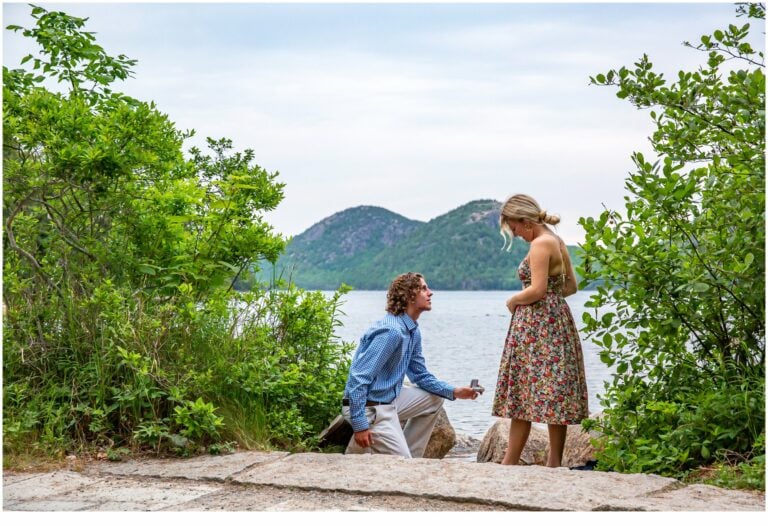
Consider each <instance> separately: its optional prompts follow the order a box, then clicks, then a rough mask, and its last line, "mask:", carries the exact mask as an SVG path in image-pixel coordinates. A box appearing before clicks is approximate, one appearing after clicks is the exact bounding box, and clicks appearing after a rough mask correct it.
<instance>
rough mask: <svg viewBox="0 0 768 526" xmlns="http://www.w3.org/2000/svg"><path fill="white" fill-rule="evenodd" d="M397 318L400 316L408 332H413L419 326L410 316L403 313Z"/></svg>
mask: <svg viewBox="0 0 768 526" xmlns="http://www.w3.org/2000/svg"><path fill="white" fill-rule="evenodd" d="M398 318H400V320H401V321H402V322H403V324H404V325H405V328H406V329H408V332H413V331H414V330H415V329H416V328H417V327H418V326H419V324H418V323H416V322H415V321H413V320H412V319H411V317H410V316H408V315H407V314H405V313H403V314H401V315H400V316H398Z"/></svg>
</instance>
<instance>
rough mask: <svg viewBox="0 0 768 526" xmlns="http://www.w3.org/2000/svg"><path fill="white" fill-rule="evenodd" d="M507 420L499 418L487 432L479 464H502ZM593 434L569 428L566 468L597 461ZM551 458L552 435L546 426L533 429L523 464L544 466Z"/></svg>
mask: <svg viewBox="0 0 768 526" xmlns="http://www.w3.org/2000/svg"><path fill="white" fill-rule="evenodd" d="M509 424H510V420H509V419H508V418H500V419H499V420H497V421H496V423H495V424H493V426H491V428H490V429H489V430H488V432H487V433H486V434H485V437H483V441H482V442H481V443H480V449H479V450H478V452H477V461H478V462H495V463H497V464H499V463H501V460H502V459H503V458H504V453H505V452H506V450H507V444H508V442H509ZM592 436H593V435H590V434H589V433H587V432H586V431H584V430H583V429H582V427H581V426H579V425H576V426H568V434H567V435H566V438H565V451H564V452H563V466H565V467H574V466H583V465H584V464H586V463H587V462H589V461H594V460H595V449H594V447H593V446H592V444H591V442H590V438H592ZM547 455H549V435H548V433H547V429H546V427H544V428H542V427H539V426H536V425H532V426H531V434H530V435H529V436H528V442H526V444H525V448H524V449H523V453H522V455H521V456H520V463H521V464H524V465H527V466H533V465H538V466H543V465H545V464H546V463H547Z"/></svg>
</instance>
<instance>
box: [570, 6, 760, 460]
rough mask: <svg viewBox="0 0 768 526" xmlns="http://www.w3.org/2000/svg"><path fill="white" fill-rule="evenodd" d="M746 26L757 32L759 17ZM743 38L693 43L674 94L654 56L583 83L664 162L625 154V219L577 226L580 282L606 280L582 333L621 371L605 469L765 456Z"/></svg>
mask: <svg viewBox="0 0 768 526" xmlns="http://www.w3.org/2000/svg"><path fill="white" fill-rule="evenodd" d="M739 13H740V14H741V15H747V16H748V17H751V18H753V19H756V20H758V21H764V19H765V11H764V7H763V6H761V5H759V4H751V5H749V6H740V7H739ZM749 31H750V24H748V23H747V24H744V25H742V26H740V27H739V26H736V25H729V27H728V28H727V29H723V30H717V31H715V32H714V33H713V35H705V36H703V37H701V40H700V42H699V43H696V44H695V45H694V44H691V43H686V44H685V45H686V46H687V47H689V48H692V49H696V50H699V51H702V52H704V53H706V54H707V62H706V65H705V66H702V67H700V68H699V69H698V70H697V71H690V72H686V71H680V72H679V73H678V75H677V78H676V79H675V80H674V82H672V83H668V82H667V80H666V79H665V78H664V77H663V75H662V74H658V73H656V72H655V71H654V69H653V64H652V63H651V61H650V59H649V58H648V57H647V56H643V57H642V58H641V59H640V60H639V61H637V62H636V63H635V64H634V67H630V68H627V67H622V68H620V69H618V70H616V69H614V70H611V71H608V72H607V73H606V74H600V75H597V76H595V77H594V78H591V81H592V82H593V83H594V84H597V85H601V86H616V87H617V88H618V92H617V96H618V97H620V98H622V99H626V100H628V101H629V102H630V103H632V104H633V105H634V106H636V107H637V108H640V109H650V110H651V111H650V116H651V118H652V119H653V121H654V123H655V126H656V129H655V131H654V132H653V134H652V136H651V137H650V143H651V145H652V147H653V150H654V151H655V152H656V154H657V157H656V158H655V159H648V158H646V157H645V156H644V155H642V154H641V153H634V154H633V157H632V158H633V161H634V164H635V171H634V173H632V174H630V176H629V178H628V179H627V182H626V188H627V190H628V192H629V197H628V198H627V199H626V212H625V214H624V215H622V214H621V213H619V212H618V211H614V210H606V211H605V212H603V214H602V215H601V216H600V217H597V218H582V220H581V224H582V226H583V227H584V228H585V230H586V233H587V234H586V241H585V243H584V245H583V249H584V252H585V254H586V257H588V258H589V263H591V264H592V268H590V264H589V263H587V264H585V268H586V272H585V274H586V276H585V277H586V279H587V280H597V279H603V280H605V283H606V284H605V285H603V286H601V287H599V288H598V292H597V294H595V295H593V296H592V298H591V303H590V306H592V307H595V308H596V309H600V312H601V315H600V316H598V315H597V314H595V315H591V314H586V315H585V323H586V324H587V328H588V331H589V332H590V336H591V337H593V338H594V341H595V342H596V343H597V344H598V345H599V346H601V347H602V352H601V357H602V360H603V361H604V362H605V363H606V364H608V365H609V366H613V367H615V372H616V374H615V377H614V381H613V384H612V385H609V386H607V391H606V394H605V396H604V399H603V405H604V408H605V409H604V416H603V418H602V419H601V420H600V421H598V422H592V423H591V424H592V425H595V426H597V427H599V428H600V429H601V430H602V431H603V432H604V433H605V435H604V438H603V440H602V447H603V451H602V453H601V455H600V458H599V460H600V463H601V464H602V465H603V466H605V467H607V468H612V469H618V470H622V471H651V472H656V473H662V474H672V475H675V474H679V473H682V472H684V471H686V470H689V469H692V468H694V467H696V466H699V465H702V464H706V463H711V462H713V461H714V460H716V459H717V460H720V461H725V460H728V459H733V458H735V459H741V460H745V459H746V460H748V459H751V458H758V459H759V458H762V459H764V447H765V446H764V442H765V441H764V424H765V414H764V385H765V66H764V55H763V52H762V51H758V50H755V49H753V48H752V46H751V45H750V44H749V43H748V42H747V37H748V34H749ZM595 312H597V310H596V311H595ZM761 456H762V457H761ZM762 461H763V462H764V460H762Z"/></svg>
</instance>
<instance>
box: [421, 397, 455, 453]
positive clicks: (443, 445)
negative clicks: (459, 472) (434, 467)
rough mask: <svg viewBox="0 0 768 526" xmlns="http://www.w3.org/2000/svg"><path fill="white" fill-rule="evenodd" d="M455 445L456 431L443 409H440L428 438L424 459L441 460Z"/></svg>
mask: <svg viewBox="0 0 768 526" xmlns="http://www.w3.org/2000/svg"><path fill="white" fill-rule="evenodd" d="M455 445H456V431H455V430H454V429H453V426H452V425H451V422H450V420H448V414H447V413H446V412H445V408H440V412H439V413H438V414H437V422H436V423H435V428H434V429H433V430H432V436H430V437H429V442H428V443H427V449H426V450H425V451H424V458H443V457H445V455H447V454H448V452H449V451H450V450H451V449H453V446H455Z"/></svg>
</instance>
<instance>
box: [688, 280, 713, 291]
mask: <svg viewBox="0 0 768 526" xmlns="http://www.w3.org/2000/svg"><path fill="white" fill-rule="evenodd" d="M691 289H693V290H694V291H695V292H706V291H708V290H709V285H707V284H706V283H702V282H696V283H694V284H693V286H692V287H691Z"/></svg>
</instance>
